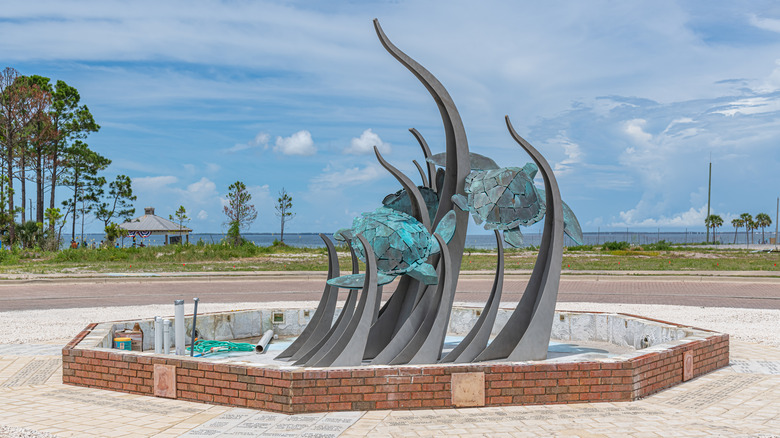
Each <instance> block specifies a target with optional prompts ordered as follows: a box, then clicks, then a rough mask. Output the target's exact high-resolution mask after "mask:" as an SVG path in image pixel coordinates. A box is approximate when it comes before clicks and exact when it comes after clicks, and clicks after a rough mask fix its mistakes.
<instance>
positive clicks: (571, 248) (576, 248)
mask: <svg viewBox="0 0 780 438" xmlns="http://www.w3.org/2000/svg"><path fill="white" fill-rule="evenodd" d="M566 250H568V251H593V245H576V246H569V247H566Z"/></svg>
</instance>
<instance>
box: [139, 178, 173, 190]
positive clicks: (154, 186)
mask: <svg viewBox="0 0 780 438" xmlns="http://www.w3.org/2000/svg"><path fill="white" fill-rule="evenodd" d="M178 181H179V179H178V178H176V177H175V176H170V175H165V176H145V177H140V178H133V188H134V189H135V190H139V191H156V190H159V189H160V188H161V187H164V186H168V185H171V184H175V183H177V182H178Z"/></svg>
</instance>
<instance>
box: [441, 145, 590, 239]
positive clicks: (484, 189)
mask: <svg viewBox="0 0 780 438" xmlns="http://www.w3.org/2000/svg"><path fill="white" fill-rule="evenodd" d="M469 158H470V160H471V173H469V175H468V176H467V177H466V181H465V188H464V191H465V192H466V195H467V196H463V195H459V194H456V195H453V196H452V202H454V203H455V205H457V206H458V207H459V208H460V209H461V210H463V211H468V212H470V213H471V214H472V216H473V217H474V221H475V222H476V223H477V224H478V225H479V224H481V223H482V222H485V225H484V227H485V229H486V230H503V231H504V240H505V241H506V242H507V243H508V244H509V245H511V246H513V247H515V248H517V247H519V246H521V245H522V244H523V234H522V233H521V232H520V226H526V227H527V226H530V225H532V224H534V223H536V222H538V221H540V220H541V219H542V218H543V217H544V214H545V212H546V210H547V208H546V205H547V200H546V196H545V193H544V190H543V189H539V188H537V187H536V186H535V185H534V177H536V173H537V172H538V170H539V168H538V167H537V166H536V164H534V163H526V165H525V166H523V167H498V165H497V164H496V163H495V161H493V160H491V159H490V158H488V157H484V156H482V155H479V154H475V153H471V154H469ZM428 161H430V162H432V163H434V164H436V165H439V166H445V163H446V155H445V154H436V155H434V156H432V157H430V158H429V159H428ZM563 211H564V215H563V216H564V232H565V233H566V234H567V235H568V236H569V237H571V238H572V240H574V241H575V242H576V243H577V244H578V245H581V244H582V229H581V228H580V224H579V222H578V221H577V218H576V216H574V212H573V211H572V210H571V208H569V206H568V205H566V203H563Z"/></svg>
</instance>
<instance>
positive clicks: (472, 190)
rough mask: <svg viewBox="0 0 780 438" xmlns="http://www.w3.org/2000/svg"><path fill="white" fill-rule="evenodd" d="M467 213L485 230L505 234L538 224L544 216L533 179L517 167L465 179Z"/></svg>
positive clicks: (543, 207) (474, 173) (477, 174)
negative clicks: (520, 227)
mask: <svg viewBox="0 0 780 438" xmlns="http://www.w3.org/2000/svg"><path fill="white" fill-rule="evenodd" d="M466 184H467V185H466V189H465V191H466V193H467V194H468V204H469V207H470V210H471V213H472V214H473V215H474V216H475V217H478V218H479V219H481V220H482V221H485V222H486V224H485V228H487V229H498V230H509V229H513V228H517V226H519V225H530V224H533V223H535V222H538V221H539V220H540V219H541V218H542V217H543V216H544V212H545V206H544V202H540V195H539V191H538V190H537V188H536V186H534V181H533V177H532V176H530V175H529V174H528V173H527V172H526V170H525V169H523V168H520V167H505V168H502V169H493V170H486V171H476V172H471V173H470V174H469V176H468V177H467V178H466Z"/></svg>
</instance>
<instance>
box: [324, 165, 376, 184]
mask: <svg viewBox="0 0 780 438" xmlns="http://www.w3.org/2000/svg"><path fill="white" fill-rule="evenodd" d="M385 175H387V173H386V172H385V171H384V169H382V168H381V167H379V165H377V164H369V165H367V166H366V167H364V168H362V169H361V168H360V167H357V166H355V167H352V168H349V169H345V170H343V171H335V172H334V171H330V169H329V168H326V169H325V171H324V172H323V173H322V174H321V175H319V176H316V177H314V178H312V180H311V185H312V187H313V188H314V189H321V188H325V187H327V188H336V187H342V186H350V185H355V184H364V183H367V182H371V181H376V180H378V179H379V178H382V177H383V176H385Z"/></svg>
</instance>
